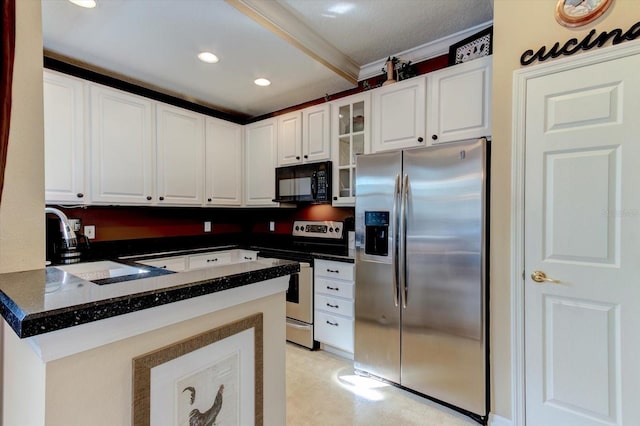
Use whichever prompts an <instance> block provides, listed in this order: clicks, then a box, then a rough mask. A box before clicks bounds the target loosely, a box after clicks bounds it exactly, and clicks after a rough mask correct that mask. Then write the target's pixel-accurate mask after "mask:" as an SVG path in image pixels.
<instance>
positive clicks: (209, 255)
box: [138, 249, 258, 272]
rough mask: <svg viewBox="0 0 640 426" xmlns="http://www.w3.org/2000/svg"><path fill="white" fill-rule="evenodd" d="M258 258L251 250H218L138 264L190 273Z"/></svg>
mask: <svg viewBox="0 0 640 426" xmlns="http://www.w3.org/2000/svg"><path fill="white" fill-rule="evenodd" d="M257 258H258V252H257V251H253V250H242V249H234V250H220V251H210V252H206V253H198V254H192V255H182V256H170V257H163V258H159V259H149V260H140V261H138V263H141V264H143V265H148V266H153V267H155V268H162V269H168V270H169V271H173V272H182V271H191V270H194V269H202V268H213V267H216V266H222V265H230V264H233V263H242V262H250V261H252V260H256V259H257Z"/></svg>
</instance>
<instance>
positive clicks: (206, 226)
mask: <svg viewBox="0 0 640 426" xmlns="http://www.w3.org/2000/svg"><path fill="white" fill-rule="evenodd" d="M204 232H211V222H209V221H207V222H205V223H204Z"/></svg>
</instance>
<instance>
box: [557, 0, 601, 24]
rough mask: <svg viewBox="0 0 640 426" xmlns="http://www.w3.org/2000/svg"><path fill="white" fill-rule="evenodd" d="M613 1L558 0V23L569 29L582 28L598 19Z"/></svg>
mask: <svg viewBox="0 0 640 426" xmlns="http://www.w3.org/2000/svg"><path fill="white" fill-rule="evenodd" d="M612 3H613V0H558V3H557V4H556V13H555V16H556V21H558V23H559V24H560V25H563V26H565V27H569V28H575V27H581V26H583V25H587V24H588V23H590V22H593V21H594V20H596V19H598V18H599V17H600V16H602V14H603V13H604V12H606V11H607V9H609V7H610V6H611V4H612Z"/></svg>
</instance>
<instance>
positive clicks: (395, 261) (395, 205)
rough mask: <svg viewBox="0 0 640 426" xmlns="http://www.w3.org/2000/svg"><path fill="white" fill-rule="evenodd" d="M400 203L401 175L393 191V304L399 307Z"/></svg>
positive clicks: (397, 178) (396, 180)
mask: <svg viewBox="0 0 640 426" xmlns="http://www.w3.org/2000/svg"><path fill="white" fill-rule="evenodd" d="M399 202H400V175H399V174H397V175H396V179H395V186H394V190H393V216H392V219H393V241H392V244H393V246H392V249H393V252H392V254H391V256H392V259H393V303H394V305H395V306H396V307H397V306H398V305H399V303H400V301H399V300H398V299H399V293H400V288H399V287H398V285H399V284H398V280H399V279H400V278H399V275H400V271H399V268H398V265H399V263H398V245H399V239H400V227H399V225H400V219H399V216H398V203H399Z"/></svg>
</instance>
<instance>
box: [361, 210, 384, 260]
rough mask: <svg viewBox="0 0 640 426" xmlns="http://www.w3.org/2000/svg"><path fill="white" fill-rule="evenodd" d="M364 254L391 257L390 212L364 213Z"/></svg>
mask: <svg viewBox="0 0 640 426" xmlns="http://www.w3.org/2000/svg"><path fill="white" fill-rule="evenodd" d="M364 228H365V231H364V232H365V237H364V252H365V253H366V254H371V255H374V256H388V255H389V212H388V211H365V212H364Z"/></svg>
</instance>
